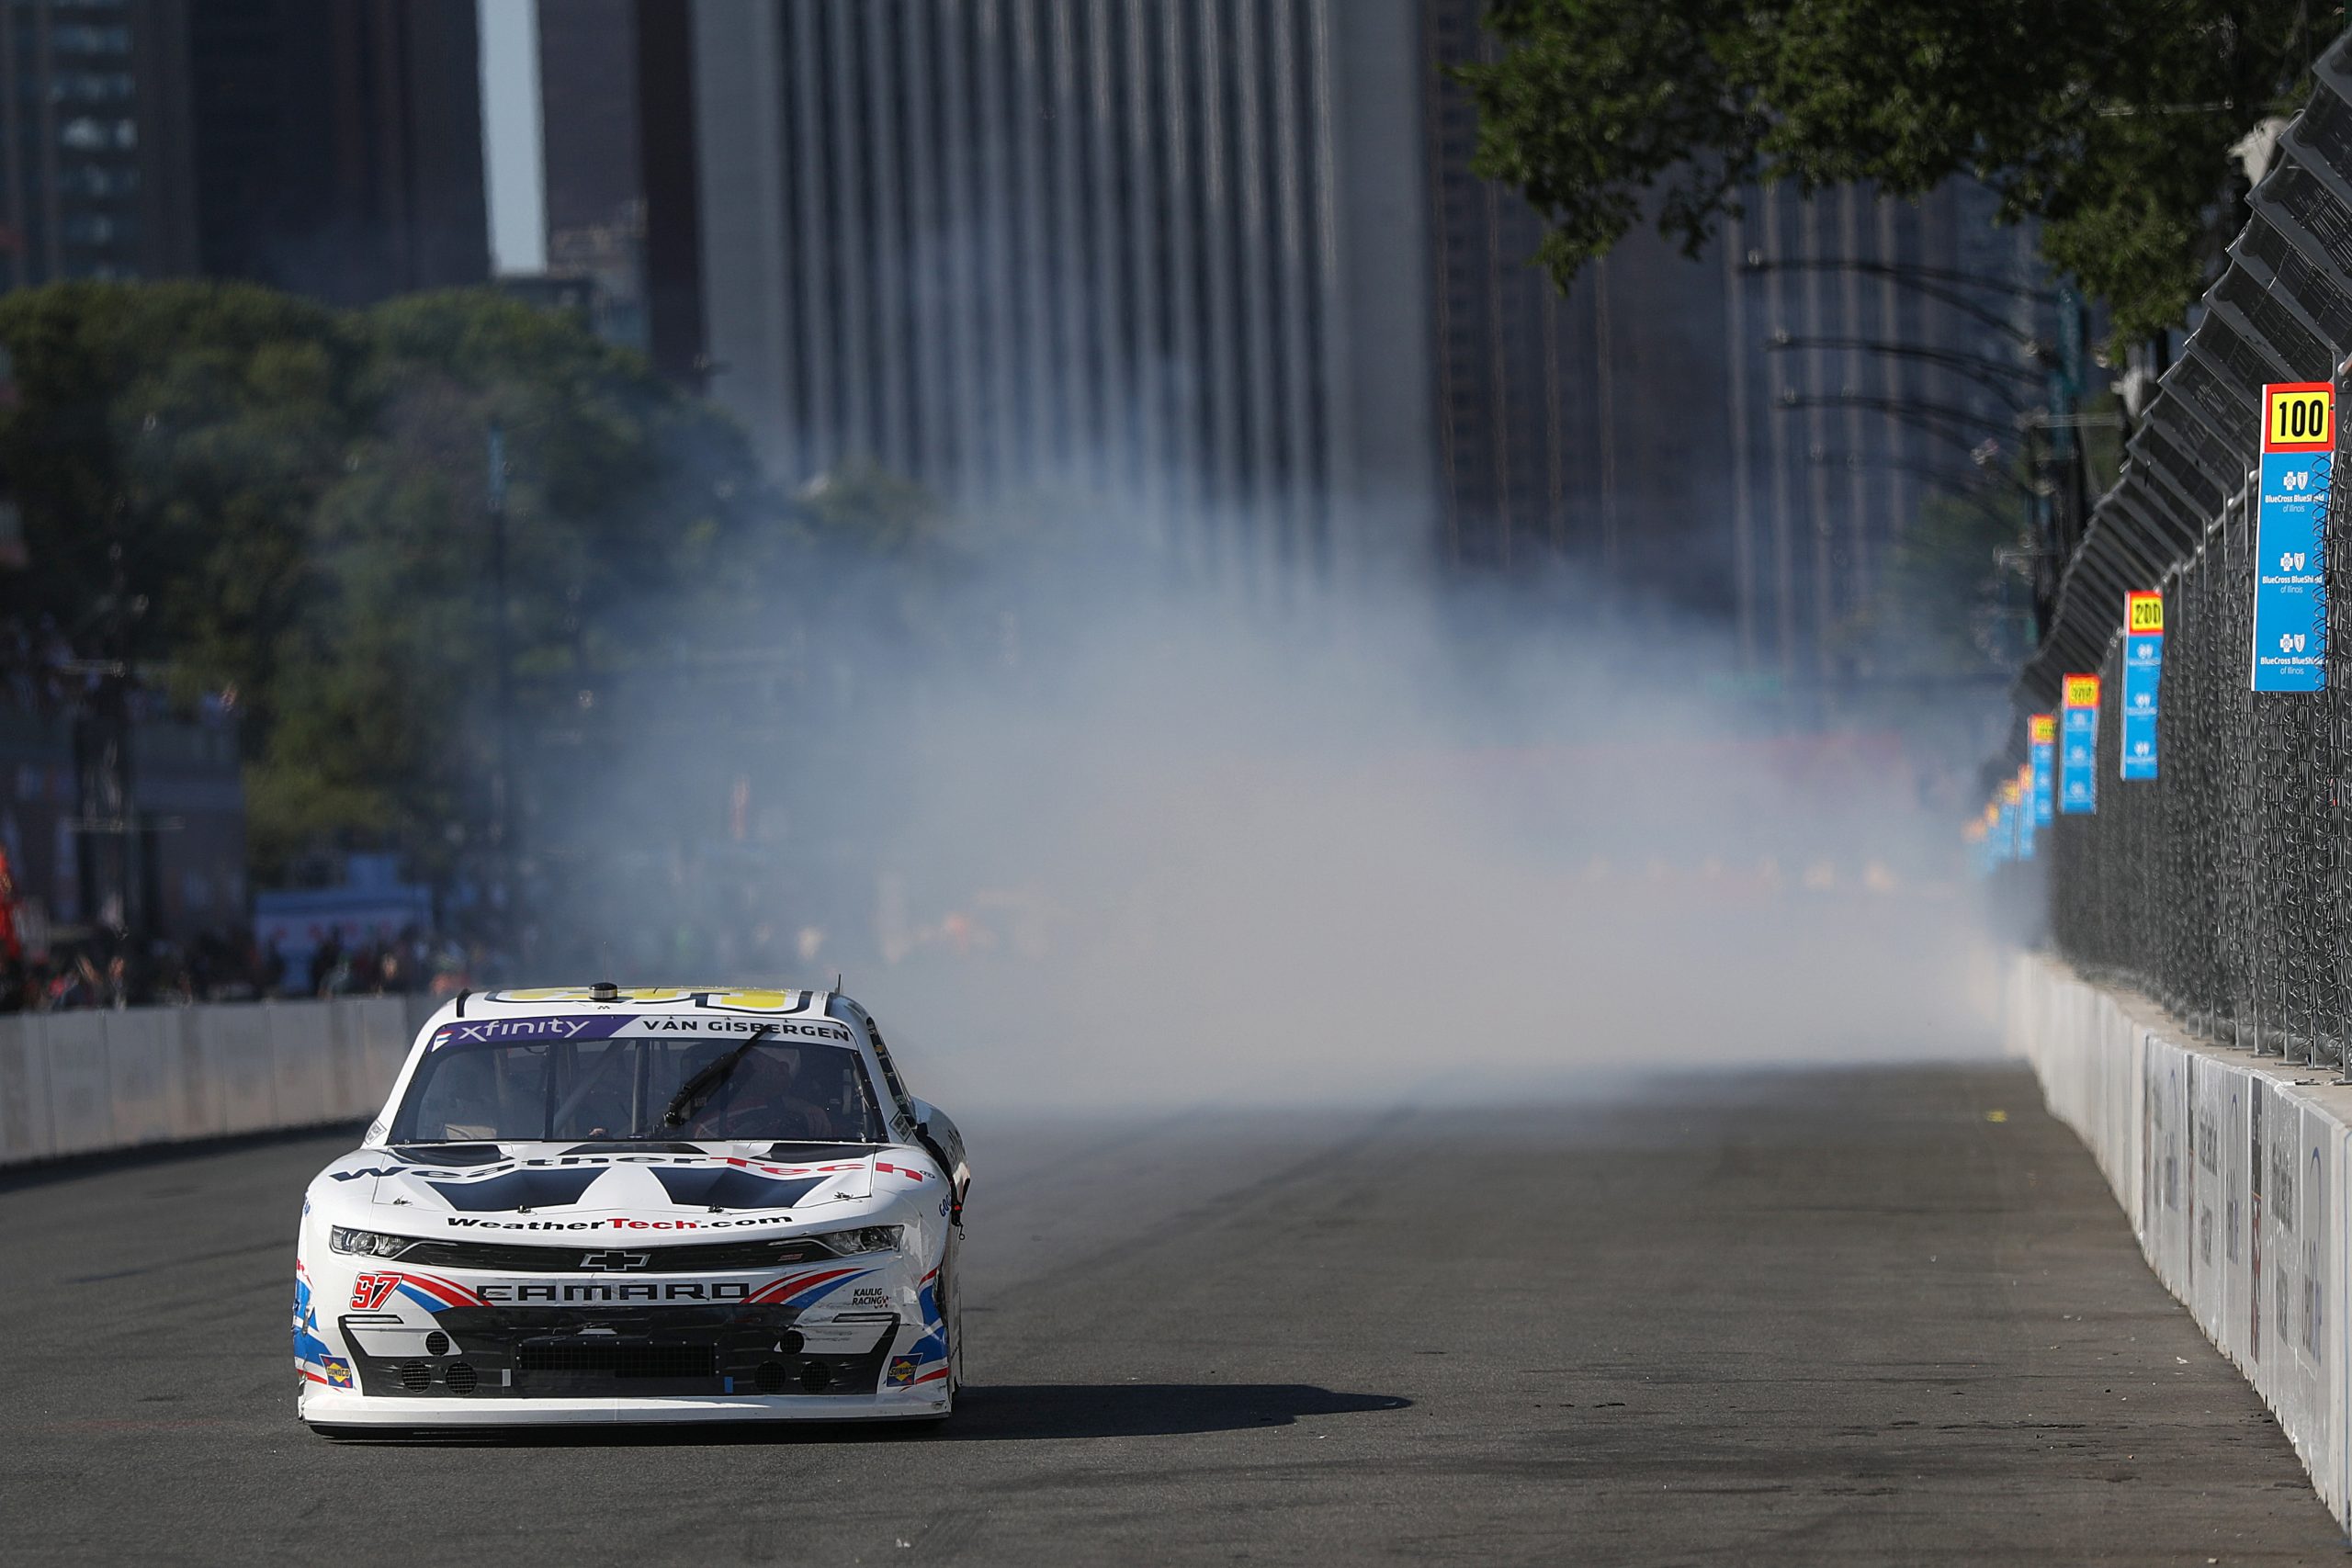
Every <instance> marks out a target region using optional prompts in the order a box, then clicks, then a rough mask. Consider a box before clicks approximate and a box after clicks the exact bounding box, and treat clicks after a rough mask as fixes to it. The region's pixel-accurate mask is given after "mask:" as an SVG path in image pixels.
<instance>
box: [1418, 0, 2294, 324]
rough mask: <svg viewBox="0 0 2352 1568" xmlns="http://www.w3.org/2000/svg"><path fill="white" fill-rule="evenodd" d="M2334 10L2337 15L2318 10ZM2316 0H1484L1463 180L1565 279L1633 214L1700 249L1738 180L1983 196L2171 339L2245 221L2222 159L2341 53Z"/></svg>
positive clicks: (2136, 318) (2125, 311) (2055, 259)
mask: <svg viewBox="0 0 2352 1568" xmlns="http://www.w3.org/2000/svg"><path fill="white" fill-rule="evenodd" d="M2320 15H2323V16H2325V17H2329V18H2331V22H2330V24H2329V27H2331V28H2332V19H2333V18H2334V17H2336V16H2337V15H2338V14H2337V13H2335V12H2334V11H2328V12H2324V13H2320ZM2313 18H2314V13H2313V11H2312V7H2310V6H2308V5H2306V4H2303V3H2302V0H2293V3H2290V0H2247V3H2241V4H2225V3H2222V0H2177V3H2173V4H2166V5H2162V6H2152V5H2150V4H2147V3H2146V0H2079V3H2069V4H2060V5H2052V4H2049V3H2048V0H1660V3H1658V4H1654V5H1629V4H1626V3H1625V0H1493V4H1492V5H1491V6H1489V9H1488V13H1487V26H1488V28H1490V29H1491V30H1492V31H1493V32H1494V33H1495V34H1496V35H1497V37H1498V39H1500V41H1501V43H1502V46H1503V47H1502V50H1501V51H1500V53H1499V55H1498V58H1496V59H1494V60H1492V61H1488V62H1472V63H1465V64H1463V65H1460V66H1458V67H1457V68H1456V69H1455V75H1456V76H1457V78H1458V79H1459V80H1460V81H1461V82H1462V83H1463V84H1464V85H1466V86H1467V87H1468V89H1469V90H1470V92H1471V94H1472V96H1474V98H1475V99H1476V103H1477V106H1478V110H1479V117H1480V121H1479V138H1478V152H1477V156H1476V164H1475V167H1476V169H1477V171H1478V172H1479V173H1480V174H1481V175H1486V176H1487V177H1488V178H1492V179H1497V180H1500V181H1503V182H1506V183H1508V184H1510V185H1512V186H1517V187H1518V188H1519V189H1521V191H1522V192H1524V193H1525V195H1526V196H1527V197H1528V199H1529V201H1530V202H1532V204H1533V205H1534V207H1535V208H1536V209H1537V210H1538V211H1539V212H1540V213H1542V214H1543V215H1544V218H1545V220H1547V223H1548V231H1547V233H1546V235H1545V237H1544V242H1543V245H1542V249H1541V251H1540V259H1541V261H1542V262H1543V263H1544V265H1545V266H1547V267H1548V268H1549V269H1550V270H1551V272H1552V273H1553V275H1554V276H1555V277H1556V278H1558V279H1559V280H1560V282H1561V283H1562V285H1563V286H1565V285H1566V282H1567V281H1568V280H1569V279H1571V278H1572V277H1573V276H1575V274H1576V273H1577V271H1578V270H1579V269H1580V268H1581V267H1582V266H1583V265H1584V264H1585V263H1586V262H1588V261H1590V260H1592V259H1594V258H1595V257H1598V256H1600V255H1603V254H1607V253H1608V251H1609V250H1610V248H1611V246H1613V245H1614V244H1615V243H1616V242H1617V241H1618V240H1619V238H1621V237H1622V236H1623V234H1624V233H1625V231H1627V230H1628V229H1629V228H1631V227H1632V226H1633V225H1634V223H1636V222H1639V221H1641V220H1643V219H1644V217H1645V216H1654V217H1655V219H1656V221H1657V225H1658V228H1659V230H1660V231H1661V232H1663V233H1665V234H1666V235H1668V237H1669V238H1671V239H1673V240H1676V241H1678V242H1679V243H1681V244H1682V246H1683V247H1684V248H1685V249H1686V250H1689V251H1691V252H1693V253H1695V252H1696V251H1697V250H1698V249H1699V248H1700V247H1701V246H1702V245H1703V244H1704V243H1706V241H1707V239H1708V238H1709V236H1710V235H1712V234H1713V232H1714V231H1715V229H1716V227H1717V225H1718V224H1719V223H1720V221H1721V220H1723V219H1724V217H1725V216H1726V215H1727V214H1730V213H1732V212H1734V211H1736V206H1737V200H1738V193H1739V190H1740V188H1741V187H1742V186H1745V185H1747V184H1748V183H1750V182H1753V181H1758V180H1766V181H1770V180H1781V179H1792V180H1795V181H1796V182H1798V183H1799V184H1800V185H1801V186H1804V187H1806V188H1812V187H1815V186H1823V185H1830V184H1836V183H1839V182H1844V181H1871V182H1875V183H1876V184H1877V185H1878V186H1880V187H1881V188H1883V189H1884V190H1886V191H1889V192H1891V193H1893V194H1895V195H1899V196H1918V195H1921V194H1924V193H1925V192H1927V191H1928V190H1929V189H1931V188H1933V187H1934V186H1937V185H1939V184H1940V183H1941V182H1943V181H1944V180H1946V179H1949V178H1951V177H1953V176H1955V175H1967V176H1972V177H1973V178H1975V179H1978V180H1981V181H1983V182H1984V183H1985V185H1986V186H1989V187H1990V188H1991V189H1992V190H1993V191H1995V192H1996V194H1997V195H1998V196H1999V197H2000V200H2001V211H2002V214H2003V216H2004V218H2005V219H2006V220H2018V219H2022V218H2026V217H2029V216H2030V217H2033V218H2037V219H2039V220H2041V244H2042V249H2043V254H2044V255H2045V256H2046V258H2047V259H2048V260H2049V261H2050V262H2051V264H2052V265H2054V266H2055V267H2057V268H2058V269H2060V270H2061V271H2063V272H2065V273H2068V274H2071V275H2072V276H2074V277H2075V278H2076V279H2077V280H2078V281H2079V282H2080V283H2081V285H2082V286H2083V288H2085V289H2086V291H2087V292H2088V293H2090V294H2092V295H2094V296H2096V297H2098V298H2100V299H2105V300H2106V301H2107V303H2108V305H2109V310H2110V311H2111V313H2112V322H2113V326H2114V329H2115V331H2116V333H2118V335H2120V336H2121V337H2125V338H2137V337H2142V336H2146V335H2149V334H2151V333H2154V332H2156V331H2158V330H2160V329H2163V328H2166V327H2170V326H2173V325H2176V324H2177V323H2178V322H2179V321H2181V320H2182V319H2183V318H2184V317H2185V315H2186V314H2187V312H2188V307H2189V306H2190V304H2191V303H2192V302H2193V301H2194V300H2195V299H2196V298H2197V296H2198V294H2199V292H2200V291H2201V289H2202V288H2203V286H2204V284H2205V283H2206V281H2207V280H2208V278H2209V277H2210V276H2211V273H2212V270H2213V268H2214V267H2215V265H2216V264H2217V262H2218V260H2219V258H2220V255H2221V251H2222V245H2223V243H2226V241H2227V239H2228V237H2229V236H2230V235H2232V234H2233V233H2234V232H2235V231H2236V230H2237V229H2238V227H2240V225H2241V224H2242V222H2243V217H2244V215H2243V211H2242V197H2243V195H2244V193H2245V188H2246V187H2245V177H2244V175H2243V174H2242V172H2241V170H2240V167H2239V164H2238V161H2237V160H2236V158H2235V157H2234V156H2233V147H2234V146H2235V145H2236V144H2237V143H2238V142H2239V141H2240V140H2241V139H2242V138H2244V137H2245V136H2246V135H2247V134H2248V133H2249V132H2250V131H2253V130H2256V128H2257V127H2258V126H2260V125H2261V124H2262V122H2263V121H2264V120H2265V119H2266V118H2267V117H2271V116H2275V115H2279V114H2286V113H2290V112H2292V110H2293V108H2294V107H2296V106H2297V105H2298V104H2299V103H2300V102H2301V98H2302V96H2303V95H2304V93H2305V92H2306V90H2307V88H2308V77H2309V66H2310V62H2311V61H2312V58H2313V57H2314V56H2315V55H2316V53H2317V52H2318V51H2319V50H2320V49H2321V48H2322V47H2324V45H2325V44H2326V43H2327V42H2328V41H2329V36H2330V32H2329V30H2327V28H2321V27H2315V26H2314V20H2313Z"/></svg>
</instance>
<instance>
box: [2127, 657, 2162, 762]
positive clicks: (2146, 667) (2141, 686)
mask: <svg viewBox="0 0 2352 1568" xmlns="http://www.w3.org/2000/svg"><path fill="white" fill-rule="evenodd" d="M2164 672H2165V634H2164V633H2162V632H2134V633H2131V634H2130V635H2127V636H2126V637H2124V639H2123V733H2122V735H2121V737H2120V739H2121V745H2120V747H2119V748H2118V750H2120V751H2121V752H2122V754H2123V776H2124V777H2125V778H2127V779H2152V778H2154V777H2155V776H2156V695H2157V689H2158V687H2159V685H2160V684H2161V683H2162V682H2163V679H2164Z"/></svg>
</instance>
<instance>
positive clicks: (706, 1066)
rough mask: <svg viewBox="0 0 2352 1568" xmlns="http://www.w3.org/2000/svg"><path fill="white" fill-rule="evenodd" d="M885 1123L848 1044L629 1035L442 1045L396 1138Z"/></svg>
mask: <svg viewBox="0 0 2352 1568" xmlns="http://www.w3.org/2000/svg"><path fill="white" fill-rule="evenodd" d="M883 1129H884V1122H883V1120H882V1115H881V1112H880V1111H879V1110H878V1109H876V1102H875V1099H874V1091H873V1089H872V1088H871V1087H870V1086H869V1085H868V1084H867V1082H866V1080H865V1064H864V1063H863V1062H861V1061H860V1060H859V1058H858V1055H857V1053H856V1052H855V1051H854V1050H853V1049H851V1048H849V1047H847V1046H842V1045H819V1044H812V1043H808V1042H806V1041H785V1040H771V1039H767V1038H764V1037H762V1036H758V1035H754V1036H752V1037H751V1038H750V1039H749V1040H748V1041H747V1040H745V1039H743V1038H741V1037H740V1036H739V1037H737V1038H734V1039H728V1040H711V1039H708V1038H700V1039H696V1038H692V1037H687V1038H680V1037H678V1036H675V1035H666V1036H638V1035H628V1036H622V1037H618V1038H615V1039H611V1040H562V1041H478V1042H468V1043H452V1044H446V1045H436V1046H435V1047H434V1048H432V1049H431V1050H429V1051H428V1052H426V1054H425V1057H424V1061H423V1062H421V1063H419V1064H418V1065H417V1069H416V1074H415V1077H413V1078H412V1079H411V1080H410V1082H409V1086H408V1092H407V1093H406V1094H405V1095H403V1096H402V1097H401V1106H400V1111H399V1112H398V1114H396V1115H395V1116H394V1117H393V1119H392V1128H391V1137H390V1141H391V1142H393V1143H395V1144H439V1143H543V1142H565V1141H571V1140H575V1139H585V1138H610V1139H635V1140H662V1139H673V1140H675V1139H697V1138H704V1139H729V1140H732V1139H741V1140H744V1141H747V1142H768V1141H786V1142H794V1141H800V1140H811V1141H818V1142H824V1143H851V1144H871V1143H878V1142H880V1141H881V1140H882V1138H883V1135H884V1134H883Z"/></svg>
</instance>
